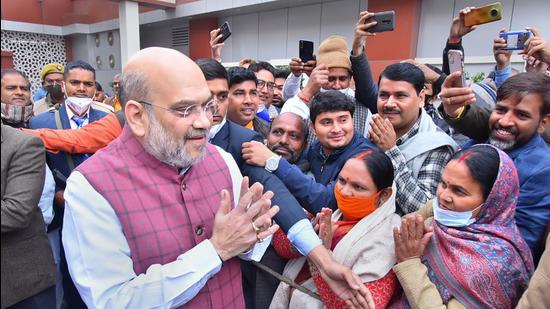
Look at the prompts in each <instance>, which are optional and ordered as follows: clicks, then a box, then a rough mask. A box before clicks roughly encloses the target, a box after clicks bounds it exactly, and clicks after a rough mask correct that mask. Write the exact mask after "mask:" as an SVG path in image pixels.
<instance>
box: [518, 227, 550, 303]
mask: <svg viewBox="0 0 550 309" xmlns="http://www.w3.org/2000/svg"><path fill="white" fill-rule="evenodd" d="M549 287H550V236H548V237H546V250H544V252H543V253H542V257H541V258H540V261H539V265H538V266H537V269H536V270H535V273H534V274H533V277H531V281H529V286H528V287H527V290H525V293H523V296H521V299H520V300H519V303H518V305H517V306H516V309H528V308H529V309H530V308H533V309H536V308H550V293H548V288H549Z"/></svg>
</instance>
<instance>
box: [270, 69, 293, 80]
mask: <svg viewBox="0 0 550 309" xmlns="http://www.w3.org/2000/svg"><path fill="white" fill-rule="evenodd" d="M274 75H275V79H277V78H284V79H286V78H287V77H288V76H289V75H290V70H286V69H276V70H275V74H274Z"/></svg>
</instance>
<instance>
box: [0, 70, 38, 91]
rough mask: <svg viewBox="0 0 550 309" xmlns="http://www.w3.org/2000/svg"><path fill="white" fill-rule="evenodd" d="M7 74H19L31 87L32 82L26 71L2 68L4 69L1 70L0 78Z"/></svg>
mask: <svg viewBox="0 0 550 309" xmlns="http://www.w3.org/2000/svg"><path fill="white" fill-rule="evenodd" d="M6 75H19V76H21V77H23V78H24V79H25V80H26V81H27V84H28V86H29V87H30V86H31V82H30V81H29V78H28V77H27V75H26V74H25V73H24V72H21V71H19V70H16V69H2V70H0V79H2V78H4V76H6Z"/></svg>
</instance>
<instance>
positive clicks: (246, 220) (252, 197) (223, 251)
mask: <svg viewBox="0 0 550 309" xmlns="http://www.w3.org/2000/svg"><path fill="white" fill-rule="evenodd" d="M262 192H263V186H262V185H261V184H259V183H255V184H253V185H252V186H251V187H250V188H248V178H247V177H245V178H244V179H243V184H242V185H241V196H240V198H239V202H238V204H237V206H236V207H235V208H233V209H231V197H230V194H229V192H228V191H227V190H222V192H221V201H220V208H219V209H218V212H217V213H216V217H215V218H214V227H213V231H212V237H211V238H210V241H211V243H212V245H213V246H214V249H215V250H216V252H217V253H218V255H219V256H220V258H221V260H222V261H227V260H228V259H230V258H232V257H234V256H236V255H238V254H240V253H242V252H244V251H246V250H248V249H249V248H250V247H251V246H253V245H254V244H255V243H256V242H261V241H263V239H265V238H267V237H269V236H270V235H273V233H275V231H277V229H278V228H279V226H278V225H276V224H274V225H271V223H272V218H273V217H274V216H275V215H276V214H277V212H279V207H278V206H273V207H271V208H270V207H269V206H270V205H271V198H272V197H273V193H271V192H269V191H268V192H266V193H265V194H262Z"/></svg>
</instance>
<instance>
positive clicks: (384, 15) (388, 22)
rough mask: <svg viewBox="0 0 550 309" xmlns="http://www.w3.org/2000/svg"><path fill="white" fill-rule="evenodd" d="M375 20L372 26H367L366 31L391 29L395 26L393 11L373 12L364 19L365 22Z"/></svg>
mask: <svg viewBox="0 0 550 309" xmlns="http://www.w3.org/2000/svg"><path fill="white" fill-rule="evenodd" d="M373 21H376V22H377V23H376V25H374V27H372V28H369V29H368V30H367V31H368V32H372V33H374V32H385V31H393V29H394V28H395V11H385V12H378V13H374V16H372V17H371V18H368V19H367V20H365V23H370V22H373Z"/></svg>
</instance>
